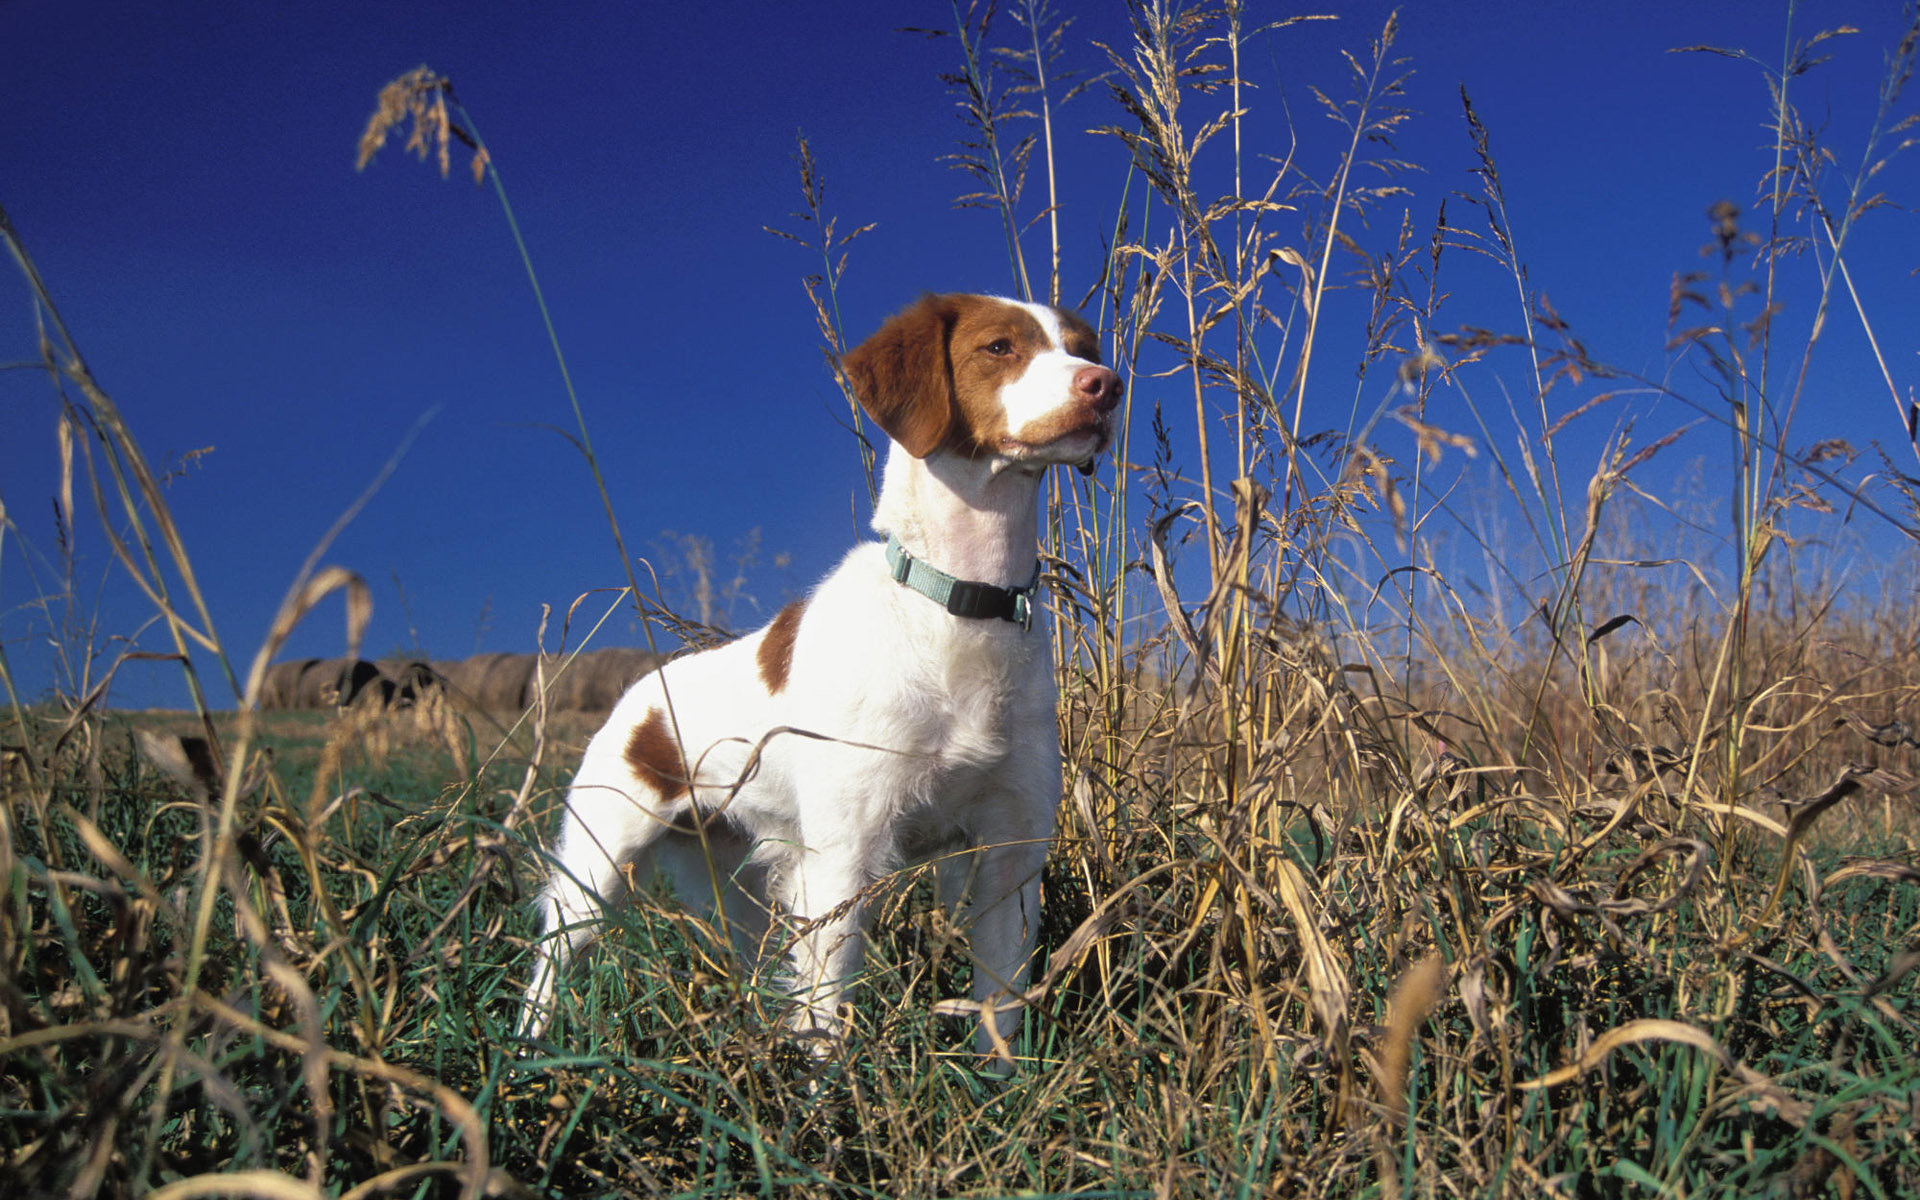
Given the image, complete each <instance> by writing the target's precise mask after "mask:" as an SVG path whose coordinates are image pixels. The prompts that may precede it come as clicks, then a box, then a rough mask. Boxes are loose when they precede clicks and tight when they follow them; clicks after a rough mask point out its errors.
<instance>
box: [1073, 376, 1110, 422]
mask: <svg viewBox="0 0 1920 1200" xmlns="http://www.w3.org/2000/svg"><path fill="white" fill-rule="evenodd" d="M1073 391H1074V394H1075V395H1076V396H1079V397H1080V398H1081V399H1083V400H1085V401H1086V402H1087V404H1088V405H1089V406H1090V407H1091V408H1092V409H1093V411H1095V412H1102V413H1105V412H1112V411H1113V410H1114V409H1116V408H1118V407H1119V406H1120V377H1119V376H1118V375H1115V374H1114V373H1113V371H1112V370H1111V369H1109V368H1107V367H1098V366H1086V367H1081V368H1080V369H1079V370H1078V371H1075V372H1074V373H1073Z"/></svg>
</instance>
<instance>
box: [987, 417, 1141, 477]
mask: <svg viewBox="0 0 1920 1200" xmlns="http://www.w3.org/2000/svg"><path fill="white" fill-rule="evenodd" d="M1112 440H1113V427H1112V424H1111V423H1110V422H1109V421H1107V420H1106V419H1105V418H1104V417H1096V418H1093V419H1091V420H1087V421H1083V422H1081V423H1079V424H1076V425H1074V426H1073V427H1071V428H1067V429H1060V430H1044V431H1042V436H1040V437H1037V438H1015V437H1003V438H1001V439H1000V446H999V449H1000V453H1002V454H1004V455H1006V456H1007V457H1008V458H1011V459H1015V460H1017V461H1021V462H1047V463H1060V464H1063V465H1066V466H1071V467H1073V468H1074V469H1076V470H1078V471H1079V472H1080V473H1081V474H1083V475H1091V474H1093V471H1094V465H1095V464H1096V463H1098V462H1099V460H1100V455H1101V454H1103V453H1105V451H1106V449H1107V445H1108V444H1109V443H1110V442H1111V441H1112Z"/></svg>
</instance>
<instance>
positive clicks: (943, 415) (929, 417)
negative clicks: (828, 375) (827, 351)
mask: <svg viewBox="0 0 1920 1200" xmlns="http://www.w3.org/2000/svg"><path fill="white" fill-rule="evenodd" d="M957 310H958V306H957V305H956V304H954V303H953V301H952V298H951V297H947V296H922V297H921V298H920V300H919V301H918V302H917V303H916V304H914V305H913V307H911V308H909V309H907V310H906V311H904V312H901V313H898V314H896V315H895V316H893V317H891V318H889V319H888V321H887V323H886V324H884V325H882V326H881V327H880V328H879V330H878V331H877V332H876V333H874V335H873V336H872V337H870V338H868V339H867V340H866V341H864V342H861V343H860V344H859V345H858V346H855V347H854V348H853V349H852V350H850V351H848V352H847V356H846V358H845V359H844V360H842V365H843V366H844V367H845V368H846V372H847V380H848V382H850V383H852V384H853V394H854V396H855V398H857V399H858V400H859V401H860V407H861V408H864V409H866V410H867V415H868V416H869V417H872V418H873V420H874V423H875V424H877V425H879V426H880V428H882V429H884V430H886V433H887V436H888V437H890V438H892V439H893V440H894V441H896V442H899V443H900V445H901V446H902V447H904V448H905V449H906V452H907V453H908V454H911V455H913V456H914V457H915V458H925V457H926V456H927V455H929V454H932V453H933V452H934V450H935V449H937V448H938V447H939V445H940V443H942V442H944V441H945V440H946V439H947V434H948V433H949V432H951V431H952V429H953V422H954V402H953V366H952V363H951V361H950V360H949V358H948V355H947V339H948V337H949V336H950V335H951V334H952V333H953V323H954V319H955V317H956V315H957Z"/></svg>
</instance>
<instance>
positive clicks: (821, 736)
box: [520, 295, 1120, 1072]
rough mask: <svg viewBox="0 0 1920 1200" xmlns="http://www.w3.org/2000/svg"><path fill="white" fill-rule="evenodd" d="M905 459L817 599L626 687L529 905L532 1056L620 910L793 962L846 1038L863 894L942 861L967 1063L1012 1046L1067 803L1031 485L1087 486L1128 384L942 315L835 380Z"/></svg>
mask: <svg viewBox="0 0 1920 1200" xmlns="http://www.w3.org/2000/svg"><path fill="white" fill-rule="evenodd" d="M844 365H845V368H846V374H847V378H848V379H849V380H850V381H851V383H852V385H853V391H854V394H855V396H856V397H857V398H858V399H859V401H860V404H861V406H862V407H863V408H864V409H865V410H866V412H867V415H868V416H870V417H871V418H872V419H873V421H874V423H875V424H877V425H878V426H879V427H880V428H881V429H882V430H884V431H885V432H886V434H887V436H888V437H889V438H890V439H891V442H892V445H891V448H890V450H889V453H888V456H887V462H886V471H885V475H884V477H883V482H882V486H881V490H880V496H879V501H878V503H877V505H876V506H875V509H874V514H873V527H874V529H875V530H876V531H877V532H879V533H880V534H882V535H884V536H885V538H886V541H885V542H884V543H880V542H874V543H869V544H865V545H861V546H859V547H858V548H856V549H854V550H853V551H852V552H851V553H849V554H848V555H847V556H846V558H845V559H844V560H843V561H842V562H841V563H840V565H839V567H837V568H836V569H835V570H834V571H833V573H832V574H830V575H828V576H827V577H826V578H825V579H824V580H822V581H821V582H820V584H819V586H817V587H816V588H814V590H813V592H812V594H811V595H809V596H808V597H807V598H806V599H804V600H799V601H795V602H794V603H792V604H789V605H788V606H787V607H786V608H784V609H782V610H781V611H780V613H779V614H778V615H777V616H775V617H774V619H773V621H772V623H771V624H769V625H768V626H767V627H766V628H764V629H761V630H759V631H758V632H756V633H751V634H748V635H747V636H746V637H743V638H741V639H739V640H738V641H735V642H731V643H728V644H727V645H724V646H720V647H717V648H715V649H711V650H706V651H702V652H700V653H698V654H692V655H688V656H686V657H683V658H677V659H675V660H673V661H672V662H669V663H668V664H667V665H666V666H665V667H663V668H661V669H660V670H659V671H658V672H657V673H655V674H653V675H649V676H647V677H646V678H644V679H642V680H640V681H639V682H638V683H636V684H635V685H634V686H633V687H632V689H631V690H629V691H628V692H627V693H626V695H625V696H624V697H622V698H621V700H620V702H619V704H618V706H617V707H616V708H615V709H614V711H613V715H612V717H611V718H610V719H609V720H608V721H607V724H606V726H605V727H604V728H602V729H601V730H600V732H599V733H598V734H596V735H595V736H594V738H593V740H592V742H591V743H590V744H589V745H588V747H587V752H586V756H585V758H584V759H583V761H582V762H581V764H580V770H579V773H578V774H577V775H576V776H575V777H574V781H573V786H572V789H571V790H570V791H569V793H568V795H567V816H566V826H565V829H564V831H563V832H562V834H561V837H560V842H559V845H558V848H557V850H556V852H555V854H554V857H553V872H552V880H551V884H550V886H549V887H548V888H547V890H546V892H545V893H544V894H543V896H542V899H541V907H542V909H543V911H544V913H545V918H546V936H545V937H544V938H543V939H542V940H541V941H540V942H539V944H538V948H537V960H536V962H535V965H534V971H533V981H532V983H531V985H530V986H529V987H528V988H527V995H526V1006H525V1010H524V1014H523V1016H522V1018H521V1024H520V1032H521V1034H522V1035H523V1036H525V1037H529V1038H535V1037H539V1036H540V1035H541V1034H542V1033H543V1032H544V1030H545V1028H546V1026H547V1023H548V1021H549V1020H550V1019H551V1017H552V1015H553V1008H554V1002H555V990H556V987H557V984H558V980H559V978H560V975H561V972H562V971H563V970H564V969H565V967H566V965H567V961H568V959H569V958H570V957H571V956H572V954H573V953H574V952H575V951H576V950H577V949H578V948H579V947H580V945H581V944H582V943H583V942H585V941H586V940H587V939H588V938H589V937H591V936H592V933H593V930H594V927H595V925H597V924H598V922H599V921H600V919H601V917H602V913H603V909H604V906H605V905H607V904H609V903H611V902H613V901H614V900H616V899H617V898H619V897H620V896H621V895H622V894H623V893H624V892H625V891H626V890H627V889H628V888H629V887H633V888H635V889H638V890H652V889H656V888H658V889H661V890H664V891H666V892H668V893H670V894H671V896H672V897H673V898H674V899H675V900H677V901H678V902H679V903H681V904H684V905H686V906H688V907H689V908H692V909H695V910H696V911H699V912H701V913H703V914H706V915H709V916H711V917H712V918H714V919H716V920H719V921H723V922H724V923H723V925H722V927H723V928H726V929H728V930H729V931H730V932H731V934H732V936H733V938H734V939H735V941H736V943H737V944H739V945H741V946H742V948H743V949H744V948H749V947H752V946H755V945H759V944H765V941H764V939H765V938H766V937H767V935H768V934H769V931H770V925H772V924H774V923H777V925H778V927H780V928H782V929H784V931H785V933H786V936H788V937H790V940H791V964H790V965H791V972H792V989H793V994H794V997H795V999H796V1001H797V1004H796V1015H795V1017H794V1022H793V1023H794V1025H795V1027H796V1028H797V1029H798V1030H799V1031H801V1032H802V1033H818V1034H824V1035H828V1036H837V1035H838V1032H839V1025H838V1021H839V1005H840V1001H841V995H842V992H843V991H844V989H845V987H846V985H847V983H848V982H849V980H850V979H851V978H852V977H853V976H854V975H855V973H856V972H857V971H858V970H859V967H860V959H861V951H862V947H861V919H862V910H863V908H865V906H866V905H867V903H868V902H869V900H870V898H871V896H872V893H873V891H874V888H873V885H874V884H875V883H876V882H877V881H879V880H881V879H882V878H884V877H885V876H887V875H888V874H889V873H891V872H893V871H895V870H897V869H899V868H901V867H903V866H906V865H910V864H913V863H918V862H927V861H931V862H932V863H933V864H934V871H935V878H936V882H937V890H938V892H939V895H940V898H941V901H942V903H945V904H949V905H953V906H954V907H955V908H956V911H964V913H965V915H966V918H967V924H968V926H969V929H970V944H971V949H972V956H973V963H974V976H973V995H974V998H975V1000H976V1001H977V1002H978V1004H979V1011H980V1014H981V1015H980V1024H979V1028H978V1029H977V1031H976V1038H975V1047H976V1049H977V1051H978V1053H979V1054H980V1055H981V1056H982V1058H983V1059H985V1060H986V1063H987V1065H988V1067H989V1069H992V1070H995V1071H999V1072H1004V1071H1006V1070H1009V1069H1010V1068H1011V1066H1012V1060H1011V1056H1010V1054H1009V1050H1008V1039H1009V1038H1010V1037H1011V1036H1012V1035H1013V1033H1014V1032H1015V1030H1016V1029H1017V1027H1018V1024H1019V1020H1020V1002H1019V998H1020V996H1021V995H1022V993H1023V991H1024V989H1025V987H1026V982H1027V972H1028V966H1029V963H1030V960H1031V959H1032V957H1033V951H1034V939H1035V935H1036V931H1037V922H1038V919H1039V915H1040V872H1041V867H1042V866H1043V865H1044V862H1045V859H1046V852H1047V843H1048V841H1049V839H1050V838H1051V837H1052V835H1053V823H1054V809H1055V806H1056V804H1057V802H1058V800H1059V796H1060V785H1061V780H1060V744H1059V737H1058V731H1057V726H1056V724H1055V711H1054V710H1055V689H1054V682H1053V674H1052V663H1051V655H1050V654H1049V652H1048V639H1047V633H1046V629H1045V627H1044V625H1036V624H1035V622H1034V616H1035V611H1034V610H1035V609H1036V608H1037V607H1038V604H1039V597H1038V595H1037V594H1036V592H1037V587H1038V583H1039V574H1040V569H1039V564H1038V563H1037V562H1036V560H1035V555H1034V550H1035V524H1036V521H1037V519H1038V510H1039V488H1040V479H1041V476H1042V475H1043V474H1044V473H1045V472H1046V470H1047V468H1049V467H1051V466H1054V465H1055V464H1071V465H1074V466H1077V467H1080V468H1081V469H1082V470H1084V471H1088V472H1090V471H1092V469H1093V463H1094V460H1095V457H1096V456H1097V455H1099V454H1100V453H1101V452H1102V451H1103V450H1105V449H1106V447H1107V443H1108V441H1109V439H1110V438H1111V436H1112V425H1113V413H1114V410H1115V409H1116V407H1117V406H1118V405H1119V402H1120V379H1119V377H1118V376H1117V375H1115V374H1114V373H1113V371H1111V370H1109V369H1108V368H1106V367H1104V366H1102V365H1100V353H1099V345H1098V340H1097V338H1096V337H1095V334H1094V331H1093V330H1092V329H1091V328H1090V327H1089V326H1088V325H1087V323H1086V322H1085V321H1083V320H1081V319H1080V318H1079V317H1078V316H1077V315H1075V314H1073V313H1070V312H1064V311H1062V310H1060V309H1057V308H1050V307H1047V306H1045V305H1039V304H1025V303H1020V302H1016V301H1012V300H1003V299H998V298H994V297H986V296H966V295H947V296H926V297H924V298H922V299H921V300H920V301H919V303H917V304H915V305H913V306H912V307H911V308H908V309H907V310H906V311H904V312H901V313H899V314H898V315H896V316H894V317H893V318H891V319H890V320H888V321H887V322H886V323H885V324H884V325H882V326H881V328H880V329H879V331H878V332H876V333H875V334H874V335H873V336H872V337H870V338H868V339H867V341H866V342H865V343H863V344H862V345H860V346H859V347H857V348H855V349H854V350H853V351H851V352H850V353H849V354H848V355H847V356H846V360H845V364H844Z"/></svg>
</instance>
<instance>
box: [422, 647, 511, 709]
mask: <svg viewBox="0 0 1920 1200" xmlns="http://www.w3.org/2000/svg"><path fill="white" fill-rule="evenodd" d="M429 665H430V666H431V668H432V669H433V671H434V672H435V673H437V674H438V675H439V676H440V677H441V678H442V679H444V680H445V681H446V683H445V688H446V693H447V698H448V699H449V700H451V701H453V702H454V703H455V704H457V705H459V706H460V707H461V708H464V709H467V710H468V711H470V712H508V711H517V710H519V709H520V708H523V707H525V705H526V701H527V688H528V684H529V681H531V680H532V678H533V655H531V654H476V655H474V656H473V657H472V658H468V659H461V660H459V661H455V662H434V663H431V664H429Z"/></svg>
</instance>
